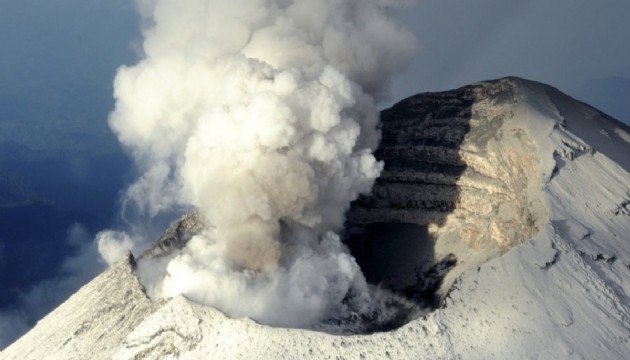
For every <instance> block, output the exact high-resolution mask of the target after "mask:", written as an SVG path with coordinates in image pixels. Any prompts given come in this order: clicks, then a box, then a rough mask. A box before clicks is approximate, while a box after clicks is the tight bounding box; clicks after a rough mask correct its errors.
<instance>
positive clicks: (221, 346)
mask: <svg viewBox="0 0 630 360" xmlns="http://www.w3.org/2000/svg"><path fill="white" fill-rule="evenodd" d="M381 120H382V124H381V127H382V133H383V138H382V142H381V145H380V146H379V148H378V150H377V152H376V156H377V157H378V158H379V159H381V160H383V161H384V162H385V170H384V171H383V173H382V174H381V177H380V178H379V180H378V181H377V183H376V185H375V186H374V188H373V190H372V193H371V194H370V195H369V196H364V197H362V198H360V199H359V200H357V201H356V202H355V203H354V204H353V206H352V208H351V209H350V210H349V212H348V214H347V227H346V228H347V231H346V232H347V234H346V239H347V240H346V241H347V243H348V245H349V248H350V249H351V251H352V254H353V255H354V256H355V257H356V258H357V261H358V263H359V265H361V268H362V270H363V273H364V274H365V276H366V278H367V279H368V281H370V282H372V283H379V284H381V286H383V287H387V288H389V289H392V290H393V291H396V292H398V293H401V294H404V295H405V296H407V297H408V298H409V299H410V300H411V301H417V302H422V303H423V306H430V305H427V304H428V303H433V304H434V305H435V306H436V308H434V309H431V310H432V311H428V312H425V313H424V314H423V315H422V316H421V317H417V318H413V319H411V321H409V322H407V323H404V324H398V325H399V326H398V327H397V328H395V329H393V330H390V331H381V332H374V333H371V334H364V335H352V336H338V335H330V334H328V333H325V332H320V331H314V330H304V329H286V328H272V327H268V326H264V325H260V324H258V323H256V322H255V321H252V320H249V319H231V318H228V317H226V316H225V315H223V314H222V313H221V312H220V311H218V310H216V309H213V308H209V307H206V306H202V305H199V304H196V303H194V302H192V301H190V300H188V299H186V298H185V297H183V296H178V297H175V298H171V299H162V300H155V301H154V300H151V299H149V298H148V297H147V295H146V293H145V291H144V288H143V286H142V284H141V283H140V282H139V281H138V278H137V276H136V273H135V271H136V269H137V264H136V260H135V259H134V257H133V256H131V255H130V256H129V257H127V258H126V259H123V260H122V261H120V262H119V263H118V264H116V265H114V266H112V267H111V268H110V269H108V270H107V271H105V272H104V273H103V274H101V275H100V276H98V277H97V278H96V279H94V280H93V281H92V282H90V283H89V284H87V285H86V286H85V287H83V288H82V289H81V290H79V291H78V292H77V293H76V294H75V295H73V296H72V297H71V298H70V299H68V300H67V301H66V302H65V303H64V304H62V305H61V306H60V307H59V308H57V309H56V310H54V311H53V312H52V313H50V314H49V315H48V316H47V317H45V318H44V319H42V320H41V321H40V322H39V323H38V324H37V326H35V327H34V328H33V329H32V330H31V331H30V332H29V333H27V334H26V335H24V336H23V337H22V338H21V339H19V340H18V341H16V342H15V343H14V344H13V345H11V346H9V347H8V348H7V349H5V350H4V351H3V352H2V353H0V358H2V359H88V358H89V359H110V358H114V359H168V358H182V359H199V358H210V357H211V358H225V359H235V358H243V359H249V358H251V359H254V358H255V359H261V358H263V359H266V358H275V359H278V358H344V359H354V358H365V359H383V358H396V359H418V358H431V359H433V358H444V359H452V358H461V359H488V358H497V359H505V358H517V359H520V358H544V359H547V358H555V359H564V358H576V359H580V358H583V359H596V358H602V359H603V358H606V359H623V358H626V357H627V354H630V235H629V234H630V128H628V127H627V126H625V125H623V124H622V123H620V122H618V121H616V120H614V119H612V118H610V117H609V116H607V115H605V114H603V113H601V112H599V111H598V110H596V109H594V108H592V107H590V106H588V105H586V104H584V103H581V102H578V101H576V100H574V99H572V98H570V97H568V96H566V95H564V94H563V93H561V92H560V91H558V90H557V89H554V88H552V87H550V86H547V85H544V84H540V83H535V82H531V81H527V80H522V79H518V78H505V79H500V80H496V81H488V82H481V83H477V84H473V85H470V86H466V87H463V88H460V89H457V90H453V91H447V92H442V93H428V94H419V95H416V96H413V97H410V98H408V99H406V100H403V101H401V102H400V103H398V104H396V105H395V106H393V107H392V108H391V109H388V110H385V111H384V112H383V113H382V114H381ZM182 224H183V225H182ZM197 225H198V224H196V220H195V219H194V217H187V218H185V219H184V223H180V224H179V225H178V226H175V227H174V228H173V229H175V230H174V231H172V232H170V233H168V234H167V236H165V237H164V238H163V240H164V242H163V243H161V244H159V245H158V246H157V247H155V248H153V249H152V250H151V251H149V252H148V253H146V254H145V256H143V257H142V258H139V260H138V261H139V262H140V263H141V262H142V261H143V260H142V259H143V258H150V257H151V256H163V254H164V253H169V252H173V251H179V250H178V249H179V248H181V247H182V246H183V243H184V242H185V241H186V239H185V237H186V236H187V235H186V234H187V232H186V231H184V230H186V229H192V231H197V230H195V229H198V226H197ZM180 230H181V231H180ZM429 298H431V299H433V300H434V301H429V302H428V303H427V299H429Z"/></svg>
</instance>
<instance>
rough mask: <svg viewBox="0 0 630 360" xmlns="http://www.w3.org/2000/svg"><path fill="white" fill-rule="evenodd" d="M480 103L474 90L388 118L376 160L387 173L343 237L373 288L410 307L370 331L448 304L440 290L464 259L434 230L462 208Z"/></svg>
mask: <svg viewBox="0 0 630 360" xmlns="http://www.w3.org/2000/svg"><path fill="white" fill-rule="evenodd" d="M474 102H475V92H474V87H464V88H461V89H458V90H455V91H451V92H446V93H425V94H419V95H415V96H412V97H410V98H408V99H405V100H403V101H401V102H399V103H397V104H396V105H394V106H393V107H392V108H390V109H387V110H385V111H383V112H382V113H381V131H382V140H381V144H380V145H379V147H378V149H377V151H376V152H375V155H376V157H377V159H378V160H381V161H383V162H384V163H385V167H384V171H383V172H382V174H381V176H380V178H379V179H377V181H376V183H375V185H374V188H373V189H372V192H371V193H370V194H369V195H366V196H361V197H360V198H359V199H357V200H356V201H355V202H354V203H353V204H352V206H351V209H350V210H349V211H348V213H347V221H346V228H345V232H344V236H343V237H344V242H345V243H346V244H347V245H348V247H349V249H350V251H351V253H352V255H353V256H354V257H355V258H356V260H357V263H358V264H359V266H360V267H361V269H362V271H363V274H364V275H365V277H366V280H367V281H368V283H370V284H372V285H375V286H378V287H380V288H383V289H387V290H388V291H391V292H393V293H394V294H396V295H397V296H400V297H401V298H403V299H405V301H406V302H405V303H404V305H402V306H400V307H399V308H398V310H397V311H399V312H401V313H400V314H398V315H397V316H392V317H391V318H390V321H385V322H382V321H381V322H380V323H378V324H374V326H366V327H365V329H364V330H368V331H369V332H371V331H388V330H393V329H396V328H398V327H400V326H402V325H404V324H405V323H407V322H409V321H411V320H413V319H414V318H416V317H418V316H422V315H423V314H426V313H428V312H430V311H432V310H435V309H436V308H438V307H439V306H440V303H441V300H442V297H441V295H440V292H439V290H440V288H441V287H442V283H443V280H444V277H445V276H446V275H447V274H448V272H449V271H450V270H451V269H452V268H453V267H454V266H455V265H456V264H457V258H456V256H455V255H454V254H453V253H447V254H441V255H440V254H437V253H436V249H435V245H436V238H435V236H434V235H433V234H431V231H430V229H431V227H435V226H438V227H439V226H441V225H443V224H444V223H445V221H446V219H447V216H449V214H451V213H452V212H453V210H454V209H456V208H457V203H458V201H459V198H460V188H459V186H458V185H457V182H458V180H459V178H460V176H462V174H463V173H464V172H465V171H466V168H467V166H466V163H465V162H464V160H463V159H461V157H460V155H459V149H460V146H461V144H462V143H463V141H464V138H465V136H466V134H467V133H468V132H469V130H470V119H471V114H472V106H473V104H474ZM401 304H402V303H401ZM409 304H413V306H412V307H409ZM405 312H408V313H407V314H404V313H405Z"/></svg>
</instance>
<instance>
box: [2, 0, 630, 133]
mask: <svg viewBox="0 0 630 360" xmlns="http://www.w3.org/2000/svg"><path fill="white" fill-rule="evenodd" d="M130 1H131V0H0V45H1V46H2V51H0V105H1V106H4V107H6V105H7V102H8V101H9V99H11V101H12V103H13V104H15V103H16V102H18V103H21V104H26V102H25V98H26V97H29V96H31V98H30V99H29V102H28V105H29V106H30V107H33V106H35V107H37V106H38V105H39V106H44V107H45V106H52V107H54V108H55V110H56V111H61V112H63V111H70V110H69V109H65V108H64V107H63V106H60V105H59V102H55V103H53V104H51V102H52V101H51V100H50V98H51V97H53V98H54V99H59V98H63V97H64V96H65V95H66V94H68V95H70V96H72V95H73V93H72V92H73V91H74V92H78V93H80V96H81V99H88V100H86V101H90V102H92V101H93V102H94V103H100V104H107V105H108V106H109V105H110V104H111V99H104V97H107V94H108V92H109V90H110V87H109V86H110V85H109V82H110V80H111V79H110V78H111V77H113V73H114V70H115V68H116V66H117V65H118V64H120V63H124V62H129V61H130V59H133V56H134V53H133V51H132V48H133V46H134V45H133V44H137V43H138V34H137V24H136V22H137V19H136V17H135V16H134V14H133V7H132V6H131V5H130ZM629 14H630V1H628V0H598V1H593V0H553V1H552V0H527V1H522V0H474V1H472V0H418V1H417V2H416V4H415V5H414V6H412V7H411V8H408V9H405V10H404V11H401V19H402V20H403V21H404V23H405V24H406V25H407V26H408V27H409V28H410V29H411V30H412V31H413V32H414V33H416V34H417V37H418V39H419V42H420V46H421V50H420V52H419V53H418V55H417V56H416V58H415V60H414V61H413V63H412V64H411V67H410V68H409V69H408V71H407V72H406V73H404V74H403V75H402V76H401V77H399V78H398V80H397V81H396V83H395V86H394V89H393V99H401V98H403V97H405V96H407V95H411V94H414V93H416V92H419V91H427V90H444V89H449V88H454V87H458V86H461V85H465V84H468V83H471V82H474V81H478V80H484V79H491V78H497V77H502V76H507V75H516V76H521V77H525V78H529V79H533V80H538V81H542V82H546V83H549V84H551V85H554V86H557V87H559V88H560V89H561V90H563V91H565V92H568V93H569V94H571V95H574V96H577V97H578V98H581V99H583V100H587V101H588V102H591V103H595V104H594V105H596V106H598V107H601V108H603V110H605V111H608V112H610V113H611V114H612V115H615V116H617V117H620V118H624V119H623V120H626V122H628V121H630V116H629V115H628V114H629V113H630V104H627V103H630V101H623V100H624V99H626V98H628V96H630V41H629V40H628V38H630V22H629V21H628V20H627V17H628V15H629ZM81 86H83V87H84V88H83V89H81V88H80V87H81ZM64 89H71V90H70V92H69V93H68V92H66V93H64V92H63V91H64ZM46 90H49V91H48V92H46ZM59 90H61V91H59ZM103 90H107V92H104V91H103ZM66 91H67V90H66ZM34 94H35V95H40V94H41V96H40V97H39V98H38V99H33V98H32V96H33V95H34ZM91 94H93V95H91ZM46 96H48V97H49V99H46V98H45V97H46ZM37 101H39V104H38V102H37ZM63 101H64V100H62V102H63ZM66 101H67V99H66ZM624 103H626V104H625V105H624ZM68 106H69V107H72V106H75V107H76V104H68ZM4 111H5V112H6V110H4ZM98 111H100V112H101V113H103V114H99V116H98V117H96V118H98V119H100V120H97V119H96V118H95V119H94V121H104V117H105V116H106V111H105V109H103V107H100V108H99V109H98ZM0 115H2V111H1V110H0ZM6 120H7V119H6V117H2V116H0V122H1V121H6Z"/></svg>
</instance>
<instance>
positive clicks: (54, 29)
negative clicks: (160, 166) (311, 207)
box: [0, 0, 630, 347]
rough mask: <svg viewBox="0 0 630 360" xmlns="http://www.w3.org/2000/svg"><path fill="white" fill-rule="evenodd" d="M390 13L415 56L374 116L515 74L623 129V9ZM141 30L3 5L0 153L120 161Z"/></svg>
mask: <svg viewBox="0 0 630 360" xmlns="http://www.w3.org/2000/svg"><path fill="white" fill-rule="evenodd" d="M397 14H398V17H399V18H400V20H401V22H402V24H403V25H405V26H406V27H407V28H408V29H409V30H410V31H411V32H413V33H414V34H415V35H416V37H417V38H418V44H419V51H418V53H417V54H416V56H415V57H414V58H413V60H412V61H411V63H410V64H409V66H408V68H407V69H404V70H403V71H402V72H401V74H400V75H399V76H398V77H397V78H396V79H395V81H394V82H393V87H392V95H391V99H390V100H389V101H388V102H385V103H383V104H381V106H382V107H386V106H388V105H391V104H393V103H394V102H396V101H397V100H401V99H403V98H405V97H407V96H410V95H413V94H416V93H418V92H423V91H441V90H447V89H452V88H456V87H459V86H463V85H467V84H470V83H472V82H476V81H481V80H487V79H495V78H499V77H503V76H519V77H523V78H527V79H531V80H536V81H541V82H544V83H547V84H550V85H552V86H555V87H558V88H559V89H560V90H562V91H563V92H566V93H568V94H569V95H571V96H574V97H576V98H578V99H580V100H582V101H586V102H588V103H590V104H591V105H594V106H595V107H597V108H599V109H600V110H603V111H604V112H606V113H608V114H609V115H612V116H614V117H616V118H617V119H619V120H621V121H624V122H626V123H628V124H630V66H629V65H630V45H629V44H630V42H628V40H627V39H628V37H629V35H630V22H628V21H627V16H628V14H630V1H628V0H598V1H593V0H527V1H523V0H474V1H472V0H417V1H416V2H415V3H414V4H413V5H411V6H409V7H407V8H404V9H401V10H398V11H397ZM138 25H139V24H138V18H137V16H136V15H135V13H134V7H133V4H132V3H131V0H0V145H2V142H3V141H7V140H12V141H15V142H17V143H19V144H23V145H24V146H26V147H28V148H29V149H33V150H37V151H44V152H50V151H53V150H59V149H61V150H63V151H66V152H65V153H63V154H64V155H63V156H67V153H68V151H70V152H71V153H72V151H73V149H75V150H74V151H76V149H77V148H78V145H77V144H79V143H81V144H82V145H81V148H80V149H81V151H82V152H83V154H85V153H89V152H94V153H110V152H113V153H119V154H122V151H121V149H120V148H119V147H118V145H117V142H116V140H115V138H114V137H113V135H112V134H111V133H110V132H109V129H108V127H107V117H108V114H109V112H110V111H111V109H112V108H113V105H114V102H113V97H112V89H113V88H112V81H113V78H114V75H115V72H116V69H117V68H118V67H119V66H120V65H122V64H133V63H134V62H135V61H136V60H137V59H138V57H139V52H138V47H139V45H138V44H140V41H141V38H140V34H139V30H138ZM1 149H3V148H2V147H0V150H1ZM1 155H2V154H0V159H1ZM122 155H124V154H122ZM73 156H74V155H73ZM112 171H115V170H112ZM88 178H89V177H88ZM112 183H113V182H112ZM97 185H98V184H96V183H95V184H94V186H97ZM112 202H115V201H114V200H112ZM112 206H113V205H112ZM73 228H74V227H73ZM88 230H90V229H88ZM91 230H94V231H96V230H97V229H91ZM86 231H87V230H86ZM90 235H91V234H88V235H86V236H84V237H85V238H90ZM69 237H70V236H69ZM2 241H5V240H3V239H0V261H3V260H2V248H3V247H2ZM64 241H65V240H64ZM85 241H88V240H85ZM90 251H91V250H90ZM86 252H88V251H87V250H86ZM66 260H67V259H66ZM67 263H68V261H66V262H65V263H64V264H67ZM71 263H72V262H71ZM0 285H2V284H0ZM1 316H2V309H0V317H1ZM1 320H2V319H1V318H0V325H1V323H2V321H1ZM0 327H1V326H0ZM1 335H2V334H0V347H1V346H2V336H1Z"/></svg>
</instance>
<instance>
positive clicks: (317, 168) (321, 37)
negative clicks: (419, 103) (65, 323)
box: [110, 0, 415, 327]
mask: <svg viewBox="0 0 630 360" xmlns="http://www.w3.org/2000/svg"><path fill="white" fill-rule="evenodd" d="M138 2H139V8H140V12H141V14H142V15H143V16H144V18H145V20H146V23H147V24H148V26H147V29H145V31H144V36H145V39H144V53H145V59H144V60H142V61H141V62H140V63H138V64H137V65H135V66H133V67H123V68H121V69H120V70H119V72H118V74H117V76H116V80H115V97H116V100H117V102H116V109H115V111H114V112H113V113H112V114H111V118H110V125H111V127H112V129H113V130H114V131H115V132H116V134H117V135H118V137H119V139H120V141H121V142H122V143H123V144H124V146H126V147H127V148H128V149H129V150H130V151H131V153H132V154H133V157H134V159H135V161H136V164H137V165H138V167H139V168H140V170H141V173H142V176H141V177H140V179H139V180H138V181H137V182H136V183H135V184H134V185H132V186H131V187H130V189H129V191H128V197H129V199H131V200H133V201H134V202H135V203H136V204H137V205H138V207H139V208H140V209H141V210H142V211H145V212H146V213H148V214H150V215H156V214H158V213H160V212H163V211H167V210H172V209H173V208H181V207H187V206H188V207H190V206H192V207H194V208H196V209H197V211H198V212H199V213H200V214H201V216H202V217H203V220H204V222H205V224H206V231H205V232H203V234H201V235H199V236H196V237H194V238H193V239H192V240H191V241H190V242H189V243H188V245H187V246H186V248H185V249H183V250H182V251H181V252H179V253H177V254H175V255H173V256H171V257H169V258H163V259H161V260H154V261H152V262H150V263H146V264H143V265H142V269H143V271H141V276H142V278H143V281H144V282H145V285H146V286H147V288H148V289H149V291H150V293H151V294H153V296H158V297H167V296H174V295H177V294H184V295H186V296H187V297H189V298H191V299H193V300H196V301H199V302H202V303H205V304H208V305H212V306H216V307H218V308H219V309H221V310H223V311H225V312H226V313H228V314H230V315H232V316H250V317H252V318H254V319H256V320H258V321H261V322H264V323H268V324H272V325H285V326H299V327H309V326H314V324H316V323H318V322H320V321H323V320H326V319H329V318H333V317H337V318H339V317H348V316H352V315H353V314H360V313H362V312H366V311H371V308H372V307H374V306H376V305H375V302H376V300H375V299H373V297H372V295H370V293H369V291H368V290H367V286H366V284H365V280H364V278H363V276H362V275H361V271H360V269H359V268H358V266H357V264H356V262H355V261H354V259H353V258H352V257H351V256H350V255H349V254H348V253H347V252H346V251H345V249H344V248H343V246H342V244H341V243H340V241H339V237H338V236H337V235H336V234H335V232H336V231H338V230H340V229H341V227H342V225H343V222H344V212H345V211H346V210H347V208H348V206H349V204H350V202H351V201H352V200H354V199H356V197H357V196H358V195H359V194H360V193H365V192H368V191H369V190H370V188H371V187H372V184H373V182H374V180H375V179H376V177H377V176H378V175H379V172H380V171H381V167H382V164H380V163H379V162H377V161H376V160H375V159H374V157H373V156H372V150H373V149H374V148H375V147H376V146H377V143H378V139H379V133H378V131H377V130H376V125H377V122H378V112H377V110H376V102H377V101H378V100H380V99H381V98H382V97H383V95H384V94H385V91H386V89H387V87H388V85H389V79H390V77H391V75H392V74H393V73H394V72H395V71H396V70H397V69H399V68H400V67H401V66H402V65H403V64H404V62H405V60H406V59H407V58H408V55H410V54H411V53H412V52H413V50H414V47H415V42H414V39H413V37H412V36H411V35H410V34H409V33H407V32H405V31H402V30H400V29H399V28H398V27H397V25H396V24H395V23H394V22H393V21H392V20H391V19H390V18H389V17H388V11H389V7H390V6H392V5H393V2H394V1H393V0H320V1H313V0H275V1H273V0H232V1H224V0H138Z"/></svg>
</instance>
